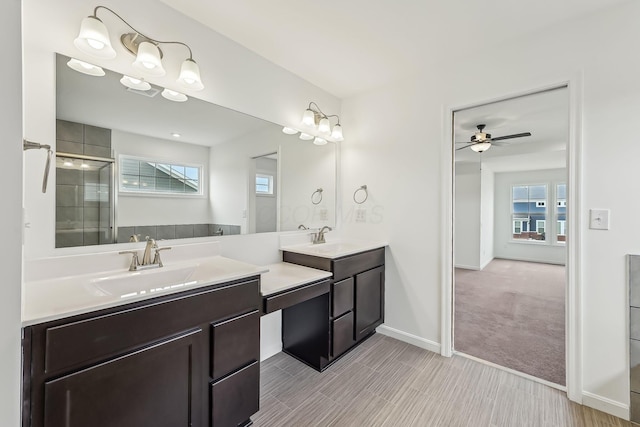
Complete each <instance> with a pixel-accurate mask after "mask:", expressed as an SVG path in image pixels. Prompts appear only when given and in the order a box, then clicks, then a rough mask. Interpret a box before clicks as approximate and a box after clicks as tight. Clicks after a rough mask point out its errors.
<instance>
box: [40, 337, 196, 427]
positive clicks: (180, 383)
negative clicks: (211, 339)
mask: <svg viewBox="0 0 640 427" xmlns="http://www.w3.org/2000/svg"><path fill="white" fill-rule="evenodd" d="M203 338H204V333H203V331H202V330H201V329H198V330H194V331H189V332H187V333H184V334H182V335H180V336H178V337H175V338H172V339H169V340H166V341H162V342H160V343H157V344H155V345H153V346H150V347H147V348H143V349H140V350H138V351H135V352H132V353H128V354H126V355H124V356H121V357H118V358H116V359H113V360H110V361H108V362H104V363H101V364H99V365H95V366H92V367H89V368H87V369H84V370H81V371H78V372H75V373H72V374H70V375H67V376H64V377H61V378H58V379H55V380H52V381H48V382H46V383H45V386H44V389H45V398H44V400H45V408H44V412H45V413H44V425H45V427H87V426H91V427H113V426H118V427H129V426H130V427H140V426H154V427H163V426H166V427H177V426H184V427H188V426H194V427H195V426H203V422H202V413H203V405H204V404H206V396H205V392H204V391H205V390H206V384H207V383H206V380H204V379H203V378H204V377H205V375H206V373H204V372H202V369H201V368H199V367H201V366H202V350H201V349H202V348H203V346H202V339H203Z"/></svg>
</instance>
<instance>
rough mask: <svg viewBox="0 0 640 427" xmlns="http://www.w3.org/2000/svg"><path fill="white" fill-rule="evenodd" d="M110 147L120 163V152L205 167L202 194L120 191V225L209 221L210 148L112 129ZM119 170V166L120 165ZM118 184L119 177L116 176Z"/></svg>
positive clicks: (118, 221) (201, 222)
mask: <svg viewBox="0 0 640 427" xmlns="http://www.w3.org/2000/svg"><path fill="white" fill-rule="evenodd" d="M111 147H112V148H113V152H114V156H115V159H116V161H117V162H120V158H119V156H120V155H127V156H135V157H142V158H145V159H152V160H158V161H166V162H168V163H177V164H182V165H198V166H202V174H203V179H202V182H201V185H203V186H204V188H203V195H202V196H185V197H175V196H174V197H167V196H163V195H156V194H154V195H140V194H135V193H118V214H117V215H118V216H117V225H118V226H119V227H126V226H134V225H165V224H208V223H210V222H211V210H210V207H209V187H208V186H209V180H208V178H207V176H208V174H209V147H204V146H202V145H195V144H185V143H182V142H177V141H167V140H164V139H159V138H153V137H150V136H146V135H136V134H133V133H129V132H123V131H120V130H117V129H112V130H111ZM118 170H119V168H118ZM116 185H118V180H117V179H116Z"/></svg>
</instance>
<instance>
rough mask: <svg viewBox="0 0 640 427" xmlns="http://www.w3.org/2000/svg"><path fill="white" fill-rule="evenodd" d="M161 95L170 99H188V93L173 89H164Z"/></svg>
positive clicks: (182, 100) (176, 100)
mask: <svg viewBox="0 0 640 427" xmlns="http://www.w3.org/2000/svg"><path fill="white" fill-rule="evenodd" d="M161 95H162V96H163V98H165V99H168V100H169V101H175V102H184V101H186V100H187V95H185V94H184V93H180V92H176V91H175V90H171V89H165V90H163V91H162V93H161Z"/></svg>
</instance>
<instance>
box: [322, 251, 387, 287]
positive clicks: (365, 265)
mask: <svg viewBox="0 0 640 427" xmlns="http://www.w3.org/2000/svg"><path fill="white" fill-rule="evenodd" d="M383 264H384V248H380V249H374V250H372V251H367V252H362V253H359V254H356V255H350V256H346V257H344V258H339V259H336V260H334V261H333V279H334V280H342V279H344V278H345V277H349V276H353V275H354V274H358V273H361V272H363V271H366V270H370V269H372V268H375V267H378V266H380V265H383Z"/></svg>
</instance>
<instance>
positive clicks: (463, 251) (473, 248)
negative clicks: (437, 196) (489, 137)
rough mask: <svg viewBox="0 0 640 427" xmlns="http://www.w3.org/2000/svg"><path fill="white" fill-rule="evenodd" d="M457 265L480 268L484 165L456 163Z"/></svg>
mask: <svg viewBox="0 0 640 427" xmlns="http://www.w3.org/2000/svg"><path fill="white" fill-rule="evenodd" d="M455 173H456V177H455V202H454V203H455V214H454V217H455V225H454V227H455V228H454V230H455V231H454V236H455V240H454V244H453V248H454V255H453V259H454V265H455V266H456V267H457V268H466V269H468V270H480V269H481V266H480V252H481V249H480V247H481V241H480V235H481V232H480V227H481V223H480V219H481V207H482V206H483V205H482V204H481V199H482V193H481V188H482V186H481V177H480V165H479V164H477V163H466V164H460V165H456V170H455Z"/></svg>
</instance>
